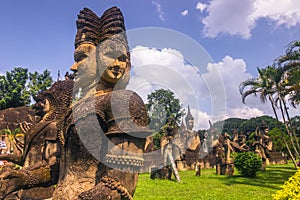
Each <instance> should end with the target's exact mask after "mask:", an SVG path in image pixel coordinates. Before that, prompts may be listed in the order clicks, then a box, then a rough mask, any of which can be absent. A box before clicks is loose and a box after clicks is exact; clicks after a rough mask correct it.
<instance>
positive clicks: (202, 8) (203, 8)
mask: <svg viewBox="0 0 300 200" xmlns="http://www.w3.org/2000/svg"><path fill="white" fill-rule="evenodd" d="M207 7H208V5H207V4H204V3H201V2H198V3H197V5H196V9H197V10H200V11H201V12H203V11H204V10H205V9H206V8H207Z"/></svg>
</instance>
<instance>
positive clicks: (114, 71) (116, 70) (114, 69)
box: [107, 66, 124, 78]
mask: <svg viewBox="0 0 300 200" xmlns="http://www.w3.org/2000/svg"><path fill="white" fill-rule="evenodd" d="M107 71H108V74H111V75H113V76H114V77H115V78H120V77H121V76H122V74H123V73H124V69H121V68H120V66H110V67H108V68H107Z"/></svg>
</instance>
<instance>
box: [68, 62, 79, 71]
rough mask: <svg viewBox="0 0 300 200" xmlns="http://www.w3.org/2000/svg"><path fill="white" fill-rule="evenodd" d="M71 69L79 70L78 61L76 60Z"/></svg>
mask: <svg viewBox="0 0 300 200" xmlns="http://www.w3.org/2000/svg"><path fill="white" fill-rule="evenodd" d="M70 70H71V71H73V72H77V71H78V63H77V62H75V63H74V64H73V65H72V66H71V67H70Z"/></svg>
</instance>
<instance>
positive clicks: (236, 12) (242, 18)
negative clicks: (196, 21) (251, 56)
mask: <svg viewBox="0 0 300 200" xmlns="http://www.w3.org/2000/svg"><path fill="white" fill-rule="evenodd" d="M207 12H208V15H207V16H206V17H204V18H203V20H202V23H203V24H204V30H203V32H204V35H205V36H206V37H217V36H218V35H219V34H222V33H225V34H229V35H239V36H241V37H242V38H245V39H249V38H250V37H251V30H252V29H253V28H254V27H255V25H256V22H257V20H259V19H262V18H265V19H269V20H270V21H271V22H272V23H273V24H275V28H276V27H278V26H281V25H285V26H286V27H288V28H289V27H292V26H296V25H299V23H300V4H299V3H298V2H296V0H244V1H240V0H211V1H210V4H209V6H208V7H207ZM272 23H271V24H272Z"/></svg>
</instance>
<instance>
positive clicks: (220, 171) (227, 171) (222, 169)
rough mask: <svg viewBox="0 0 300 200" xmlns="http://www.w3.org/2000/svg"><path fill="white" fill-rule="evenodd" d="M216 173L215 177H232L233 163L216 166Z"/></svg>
mask: <svg viewBox="0 0 300 200" xmlns="http://www.w3.org/2000/svg"><path fill="white" fill-rule="evenodd" d="M216 173H217V175H229V176H232V175H233V173H234V165H233V163H229V164H217V165H216Z"/></svg>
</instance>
